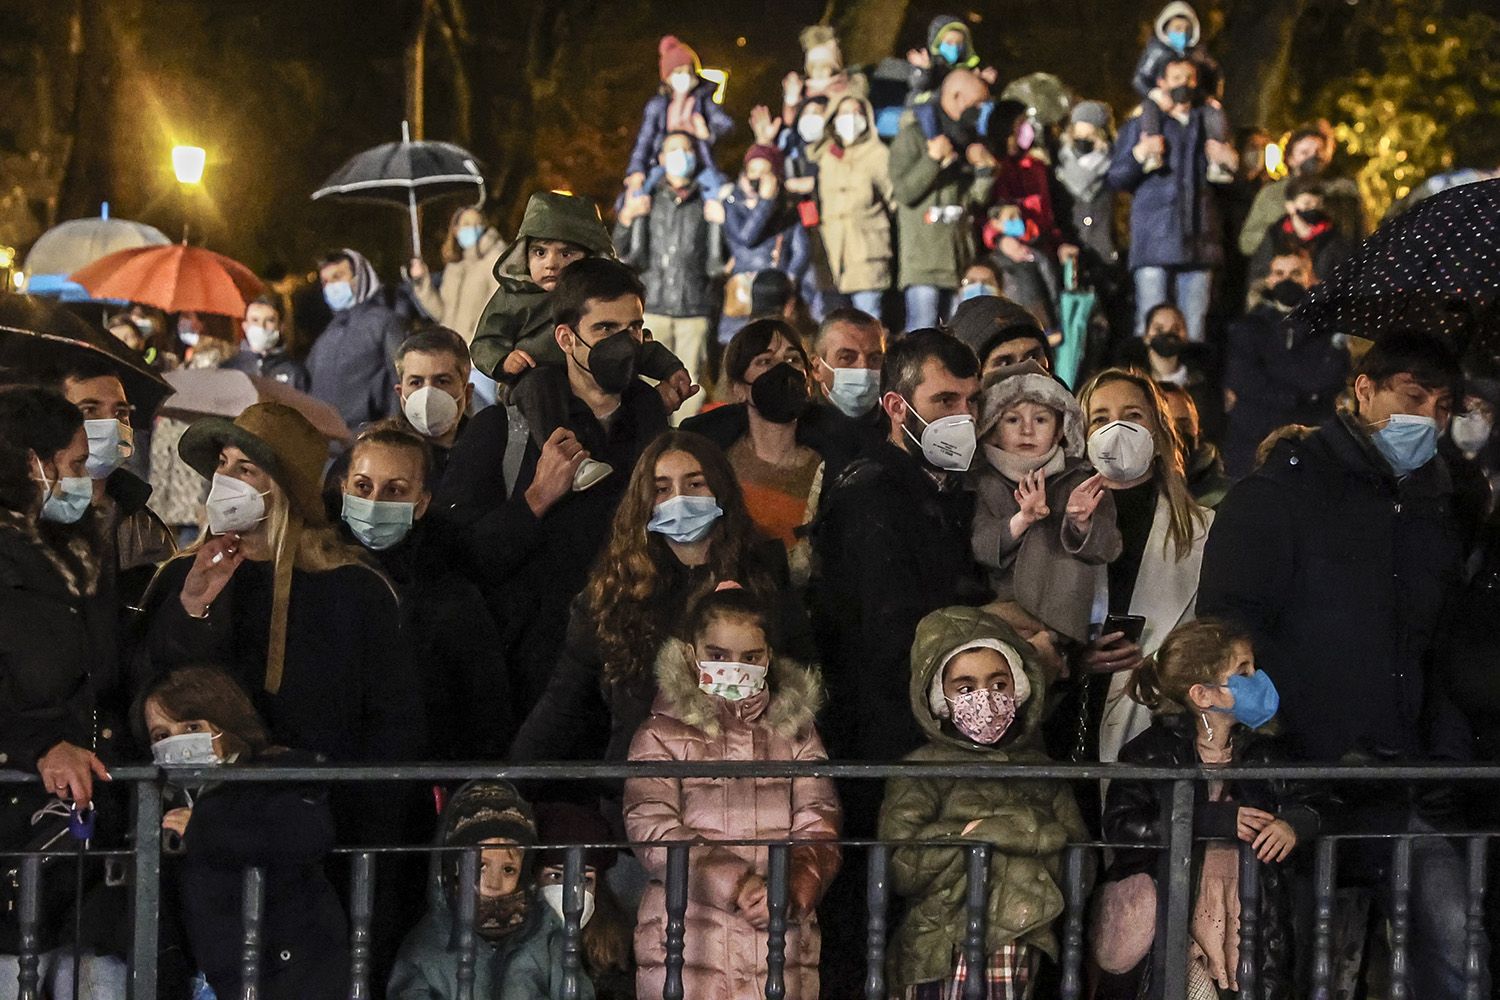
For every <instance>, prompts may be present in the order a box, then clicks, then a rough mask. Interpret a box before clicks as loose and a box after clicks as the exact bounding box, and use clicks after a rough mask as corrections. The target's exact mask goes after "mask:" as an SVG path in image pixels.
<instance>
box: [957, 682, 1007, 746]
mask: <svg viewBox="0 0 1500 1000" xmlns="http://www.w3.org/2000/svg"><path fill="white" fill-rule="evenodd" d="M948 705H949V707H950V711H951V712H952V713H953V725H955V726H956V727H958V731H959V732H961V733H963V734H964V735H965V736H967V737H968V738H969V739H971V740H973V741H974V742H975V743H981V744H983V745H984V746H993V745H994V744H996V743H999V742H1000V737H1002V736H1004V735H1005V731H1006V730H1007V729H1009V728H1010V724H1011V723H1012V722H1014V721H1015V718H1016V699H1015V698H1014V697H1013V696H1012V695H1011V694H1010V693H1008V692H1005V691H996V690H995V689H994V688H980V689H979V690H978V691H965V692H964V693H963V694H961V695H959V696H958V697H957V698H949V699H948Z"/></svg>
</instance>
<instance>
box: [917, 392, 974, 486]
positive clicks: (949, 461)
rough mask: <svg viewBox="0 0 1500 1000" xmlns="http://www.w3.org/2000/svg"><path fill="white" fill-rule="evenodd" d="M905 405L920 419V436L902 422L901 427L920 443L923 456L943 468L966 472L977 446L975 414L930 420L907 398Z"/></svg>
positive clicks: (962, 414)
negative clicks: (925, 418)
mask: <svg viewBox="0 0 1500 1000" xmlns="http://www.w3.org/2000/svg"><path fill="white" fill-rule="evenodd" d="M906 408H907V412H908V413H910V414H911V415H912V416H914V417H916V418H917V419H918V420H920V421H921V422H922V436H921V437H920V438H918V437H917V436H916V435H915V434H913V433H912V432H911V431H909V430H907V429H906V426H905V425H904V424H903V425H902V428H901V429H902V431H904V432H905V433H906V436H907V437H909V438H911V439H912V440H913V441H915V442H916V443H917V444H918V445H920V446H921V448H922V457H923V458H925V459H927V461H928V462H930V463H931V464H932V465H933V466H934V467H935V468H938V469H942V470H943V471H944V472H968V471H969V466H970V465H971V464H973V461H974V452H975V451H976V450H977V449H978V447H979V437H978V435H977V434H976V433H975V428H974V418H973V417H972V416H970V415H969V414H967V413H955V414H953V415H952V416H947V417H939V418H938V419H936V420H934V421H932V422H930V423H929V422H928V421H926V420H922V415H921V414H920V413H918V412H917V408H916V407H915V406H912V405H911V402H910V401H907V403H906Z"/></svg>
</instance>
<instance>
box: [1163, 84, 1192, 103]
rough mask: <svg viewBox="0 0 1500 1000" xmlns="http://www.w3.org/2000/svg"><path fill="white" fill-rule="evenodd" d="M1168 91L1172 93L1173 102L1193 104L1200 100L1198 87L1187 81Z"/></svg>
mask: <svg viewBox="0 0 1500 1000" xmlns="http://www.w3.org/2000/svg"><path fill="white" fill-rule="evenodd" d="M1167 93H1168V94H1170V95H1171V97H1172V103H1173V104H1193V103H1195V102H1196V101H1197V100H1198V88H1197V87H1193V86H1189V85H1188V84H1186V83H1182V84H1178V85H1177V86H1175V87H1173V88H1172V89H1171V90H1169V91H1167Z"/></svg>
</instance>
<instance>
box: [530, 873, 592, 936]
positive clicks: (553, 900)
mask: <svg viewBox="0 0 1500 1000" xmlns="http://www.w3.org/2000/svg"><path fill="white" fill-rule="evenodd" d="M542 898H543V899H545V900H546V901H547V905H548V906H550V907H552V912H553V913H555V914H557V919H558V920H562V921H564V922H565V923H566V921H567V918H566V917H564V916H563V885H562V883H561V882H555V883H553V884H552V885H544V886H542ZM592 919H594V894H593V893H592V892H589V891H588V890H587V889H585V890H583V913H582V914H581V915H579V918H578V926H579V927H587V926H588V925H589V921H590V920H592Z"/></svg>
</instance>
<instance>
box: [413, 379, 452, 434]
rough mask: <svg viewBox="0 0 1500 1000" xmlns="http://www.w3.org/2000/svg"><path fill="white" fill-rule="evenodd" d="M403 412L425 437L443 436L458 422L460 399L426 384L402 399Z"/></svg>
mask: <svg viewBox="0 0 1500 1000" xmlns="http://www.w3.org/2000/svg"><path fill="white" fill-rule="evenodd" d="M401 412H402V413H404V414H406V419H407V420H408V421H410V422H411V425H412V427H414V428H416V431H417V433H418V434H421V435H422V436H423V437H430V438H436V437H442V436H443V435H444V434H447V433H448V432H449V431H451V430H452V429H453V425H454V424H456V423H458V416H459V410H458V400H456V399H454V398H453V397H452V396H450V395H448V394H447V393H446V392H444V391H443V390H442V389H439V388H438V387H437V386H435V385H424V386H422V388H420V389H418V390H417V391H416V392H414V393H412V394H411V395H409V396H407V397H406V398H405V399H403V400H401Z"/></svg>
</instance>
